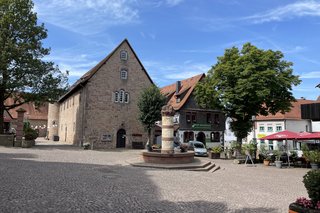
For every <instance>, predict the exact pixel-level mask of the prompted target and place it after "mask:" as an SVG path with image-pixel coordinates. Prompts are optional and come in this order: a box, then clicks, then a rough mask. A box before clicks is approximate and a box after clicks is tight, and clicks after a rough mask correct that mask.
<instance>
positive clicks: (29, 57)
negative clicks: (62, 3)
mask: <svg viewBox="0 0 320 213" xmlns="http://www.w3.org/2000/svg"><path fill="white" fill-rule="evenodd" d="M46 37H47V30H46V29H45V28H44V25H43V24H41V25H38V24H37V14H36V13H35V12H34V11H33V2H32V1H31V0H0V133H2V132H3V113H4V110H8V109H12V108H15V107H17V106H20V105H22V104H24V103H27V102H30V101H33V102H35V103H36V104H39V103H42V102H46V101H50V100H51V101H53V100H55V99H57V98H58V97H59V96H60V95H61V93H62V92H63V91H65V89H66V88H67V76H66V75H64V74H63V73H62V72H61V71H60V70H59V68H58V67H57V66H55V65H54V64H53V63H52V62H48V61H43V60H41V59H42V58H43V57H44V56H46V55H48V54H49V51H50V49H49V48H44V47H42V40H43V39H45V38H46ZM9 97H11V98H13V100H14V103H13V104H11V105H6V104H5V101H6V99H8V98H9Z"/></svg>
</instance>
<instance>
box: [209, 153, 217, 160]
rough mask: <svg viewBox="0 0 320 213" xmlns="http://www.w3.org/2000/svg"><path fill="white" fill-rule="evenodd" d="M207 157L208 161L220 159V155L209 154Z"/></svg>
mask: <svg viewBox="0 0 320 213" xmlns="http://www.w3.org/2000/svg"><path fill="white" fill-rule="evenodd" d="M208 157H209V158H210V159H219V158H220V153H213V152H209V155H208Z"/></svg>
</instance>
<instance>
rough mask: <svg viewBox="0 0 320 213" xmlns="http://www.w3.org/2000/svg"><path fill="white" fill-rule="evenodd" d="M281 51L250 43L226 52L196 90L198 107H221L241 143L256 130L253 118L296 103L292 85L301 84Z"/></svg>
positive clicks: (275, 111)
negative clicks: (265, 48)
mask: <svg viewBox="0 0 320 213" xmlns="http://www.w3.org/2000/svg"><path fill="white" fill-rule="evenodd" d="M283 57H284V56H283V54H282V53H281V52H280V51H272V50H262V49H258V48H257V47H255V46H253V45H252V44H250V43H246V44H244V45H243V47H242V49H241V50H239V49H238V48H236V47H232V48H230V49H226V50H225V53H224V55H223V56H221V57H218V60H217V63H216V65H214V66H213V67H212V69H211V70H209V72H208V75H207V77H206V78H205V80H204V81H203V82H201V83H199V84H198V85H197V87H196V89H195V96H196V100H197V102H198V104H199V105H200V106H201V107H204V108H219V109H222V111H223V112H224V113H225V114H226V116H228V117H230V118H231V119H232V121H231V124H230V126H231V129H232V130H233V131H234V133H235V135H236V137H237V141H238V142H239V143H240V144H241V141H242V139H243V138H245V137H246V136H247V135H248V132H249V131H250V130H251V129H252V124H253V123H252V116H257V115H268V114H269V113H271V114H275V113H277V112H281V113H285V112H287V111H289V110H290V108H291V107H292V105H291V102H293V101H295V98H294V97H293V95H292V92H291V90H292V86H293V85H295V86H296V85H298V84H299V83H300V80H299V77H298V76H295V75H293V74H292V72H293V70H292V68H291V67H292V63H291V62H288V61H285V60H284V59H283Z"/></svg>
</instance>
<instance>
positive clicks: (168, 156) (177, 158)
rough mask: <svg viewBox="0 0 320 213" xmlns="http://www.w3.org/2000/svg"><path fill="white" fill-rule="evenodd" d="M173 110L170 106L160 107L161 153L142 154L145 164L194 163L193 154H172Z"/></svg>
mask: <svg viewBox="0 0 320 213" xmlns="http://www.w3.org/2000/svg"><path fill="white" fill-rule="evenodd" d="M174 113H175V111H174V109H173V107H172V106H170V105H166V106H164V107H162V110H161V115H162V135H161V136H162V144H161V153H159V152H146V151H145V152H142V157H143V160H144V162H145V163H154V164H186V163H192V162H193V161H194V152H182V153H174V147H173V140H174V134H173V133H174V128H173V116H174Z"/></svg>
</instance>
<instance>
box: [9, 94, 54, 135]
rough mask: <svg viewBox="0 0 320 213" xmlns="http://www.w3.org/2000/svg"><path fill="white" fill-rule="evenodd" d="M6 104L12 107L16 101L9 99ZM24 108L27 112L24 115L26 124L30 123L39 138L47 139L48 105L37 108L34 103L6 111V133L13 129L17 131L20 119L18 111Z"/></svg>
mask: <svg viewBox="0 0 320 213" xmlns="http://www.w3.org/2000/svg"><path fill="white" fill-rule="evenodd" d="M5 103H6V104H7V105H12V104H13V103H14V100H13V99H12V98H8V99H7V100H6V101H5ZM19 108H23V109H24V110H26V112H25V113H24V122H29V123H30V126H31V128H33V129H35V130H36V131H37V132H38V133H39V137H45V136H46V134H47V122H48V104H47V103H45V104H43V105H39V106H36V105H35V104H34V103H33V102H29V103H25V104H22V105H21V106H18V107H16V108H13V109H10V110H8V111H5V113H4V128H5V132H10V130H11V129H12V128H14V129H16V128H17V125H16V121H17V118H18V113H17V112H16V110H17V109H19Z"/></svg>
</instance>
